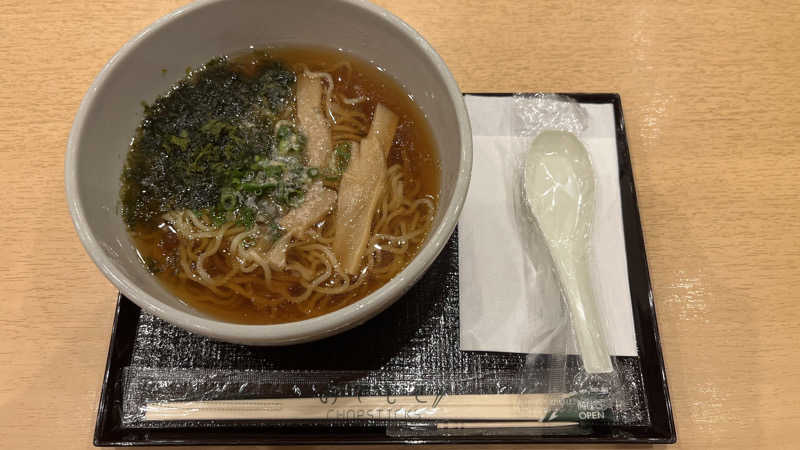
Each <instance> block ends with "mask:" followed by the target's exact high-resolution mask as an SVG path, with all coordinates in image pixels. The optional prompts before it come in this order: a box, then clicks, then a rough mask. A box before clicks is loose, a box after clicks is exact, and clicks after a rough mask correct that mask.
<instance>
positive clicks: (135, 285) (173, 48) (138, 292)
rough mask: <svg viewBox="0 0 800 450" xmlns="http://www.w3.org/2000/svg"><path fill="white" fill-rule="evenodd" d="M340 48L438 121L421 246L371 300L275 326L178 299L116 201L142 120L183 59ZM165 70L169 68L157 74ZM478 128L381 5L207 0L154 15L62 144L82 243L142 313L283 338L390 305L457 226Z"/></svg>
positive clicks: (334, 329)
mask: <svg viewBox="0 0 800 450" xmlns="http://www.w3.org/2000/svg"><path fill="white" fill-rule="evenodd" d="M251 45H252V46H254V47H255V48H259V47H265V46H281V45H315V46H325V47H328V48H334V49H336V48H341V49H343V50H344V51H347V52H351V53H353V54H355V55H357V56H358V57H360V58H362V59H366V60H369V61H373V62H374V63H375V64H376V65H378V66H380V67H382V68H385V69H386V71H387V72H388V73H389V74H391V75H392V76H394V77H395V78H396V79H397V80H398V81H399V82H400V83H401V84H402V85H403V86H404V88H405V89H406V90H407V91H408V93H409V94H411V95H413V98H414V99H415V101H416V103H417V104H418V105H419V107H420V108H421V109H422V111H423V113H424V114H425V117H426V118H427V120H428V121H429V124H430V126H431V129H432V130H433V134H434V138H435V140H436V144H437V147H438V152H439V157H440V160H441V167H442V174H441V176H442V178H441V190H440V203H439V211H438V213H437V215H436V218H435V222H434V226H433V229H432V231H431V233H430V235H429V237H428V241H427V243H426V244H425V246H424V247H423V248H422V249H421V250H420V252H419V254H418V255H417V256H416V258H414V260H413V261H412V262H411V263H410V264H409V265H408V267H407V268H406V269H405V270H403V271H402V272H401V273H400V274H398V275H397V276H396V277H394V278H393V279H392V280H390V281H389V282H388V283H387V284H386V285H384V286H383V287H381V288H380V289H378V290H377V291H375V292H374V293H373V294H371V295H369V296H367V297H365V298H364V299H362V300H360V301H358V302H356V303H354V304H352V305H350V306H347V307H345V308H342V309H340V310H338V311H335V312H332V313H329V314H325V315H323V316H320V317H316V318H313V319H308V320H303V321H300V322H293V323H287V324H280V325H240V324H233V323H228V322H223V321H220V320H216V319H214V318H213V317H209V316H207V315H205V314H203V313H201V312H199V311H197V310H195V309H194V308H192V307H191V306H189V305H187V304H185V303H183V302H181V301H180V300H179V299H177V298H176V297H175V296H174V295H172V294H170V293H169V292H168V291H167V290H165V289H164V287H162V286H161V285H160V284H159V283H158V281H157V280H156V279H155V278H154V277H153V276H151V275H150V274H149V273H148V272H147V271H146V270H145V269H144V267H143V266H142V264H141V263H140V262H139V259H138V258H137V256H136V251H135V248H134V247H133V244H132V243H131V240H130V238H129V236H128V234H127V232H126V229H125V225H124V224H123V222H122V220H121V218H120V216H119V214H118V213H117V206H118V201H119V188H120V173H121V171H122V166H123V162H124V159H125V155H126V152H127V151H128V146H129V143H130V140H131V137H132V136H133V132H134V130H135V129H136V127H137V125H138V123H139V121H140V120H141V110H142V108H141V102H142V101H143V100H145V101H148V102H151V101H152V100H153V99H155V98H156V97H157V96H158V95H160V94H162V93H164V92H165V91H166V90H167V89H168V88H169V86H170V85H171V84H172V83H174V82H175V81H176V80H177V79H179V78H181V76H182V75H183V73H184V71H185V69H186V67H187V66H192V67H196V66H198V65H200V64H203V63H204V62H206V61H208V60H209V59H211V58H212V57H215V56H219V55H224V54H230V53H231V52H236V51H241V50H245V49H247V48H249V47H250V46H251ZM162 69H167V72H166V73H167V75H166V76H165V75H163V74H162ZM471 168H472V137H471V134H470V126H469V120H468V118H467V112H466V109H465V107H464V102H463V99H462V97H461V92H460V90H459V88H458V86H457V84H456V82H455V80H454V79H453V76H452V74H451V73H450V71H449V70H448V69H447V67H446V66H445V64H444V62H443V61H442V59H441V58H440V57H439V55H438V54H436V52H435V51H434V50H433V48H431V46H430V45H429V44H428V43H427V42H426V41H425V40H424V39H423V38H422V36H420V35H419V34H418V33H417V32H416V31H414V30H413V29H412V28H411V27H410V26H408V25H407V24H406V23H404V22H403V21H402V20H400V19H398V18H397V17H395V16H393V15H392V14H390V13H389V12H387V11H385V10H384V9H382V8H380V7H377V6H375V5H372V4H370V3H367V2H362V1H355V0H329V1H317V0H293V1H291V2H289V1H249V0H211V1H200V2H196V3H193V4H191V5H189V6H186V7H184V8H182V9H179V10H177V11H175V12H173V13H172V14H169V15H167V16H166V17H163V18H161V19H159V20H158V21H157V22H155V23H154V24H152V25H151V26H149V27H148V28H146V29H145V30H144V31H142V32H141V33H140V34H139V35H138V36H136V37H135V38H133V39H132V40H131V41H129V42H128V43H126V44H125V45H124V46H123V47H122V49H121V50H120V51H119V52H117V54H116V55H114V57H113V58H111V60H110V61H109V62H108V64H106V66H105V67H104V68H103V70H102V71H101V72H100V74H99V75H98V76H97V79H96V80H95V81H94V83H93V84H92V86H91V87H90V88H89V91H88V93H87V94H86V96H85V97H84V99H83V102H82V103H81V106H80V109H79V110H78V114H77V116H76V117H75V122H74V124H73V126H72V132H71V133H70V136H69V142H68V144H67V155H66V164H65V178H66V191H67V201H68V202H69V210H70V213H71V214H72V220H73V222H74V224H75V228H76V230H77V232H78V235H79V236H80V239H81V241H82V242H83V245H84V247H85V248H86V251H87V252H88V253H89V255H90V256H91V257H92V259H93V260H94V262H95V264H97V267H99V268H100V270H101V271H102V272H103V274H105V276H106V277H107V278H108V279H109V280H110V281H111V282H112V283H114V285H115V286H116V287H117V288H119V290H120V291H121V292H122V293H123V294H125V295H126V296H127V297H128V298H130V299H131V300H133V301H134V302H136V304H138V305H139V306H140V307H142V308H143V309H144V310H145V311H147V312H149V313H152V314H154V315H156V316H158V317H160V318H162V319H164V320H166V321H168V322H170V323H173V324H175V325H177V326H179V327H182V328H185V329H187V330H189V331H192V332H195V333H199V334H203V335H206V336H209V337H212V338H215V339H220V340H224V341H229V342H236V343H243V344H255V345H283V344H292V343H300V342H307V341H311V340H315V339H320V338H323V337H326V336H330V335H333V334H335V333H339V332H341V331H344V330H347V329H349V328H352V327H354V326H356V325H359V324H361V323H363V322H365V321H366V320H367V319H369V318H370V317H372V316H374V315H376V314H378V313H379V312H381V311H383V310H384V309H386V308H387V307H388V306H389V305H391V304H392V303H393V302H394V301H396V300H397V299H398V298H399V297H400V296H402V294H403V293H405V292H406V291H407V290H408V289H409V288H410V287H411V286H412V285H413V284H414V283H415V282H417V280H419V278H420V277H421V276H422V274H423V273H424V272H425V270H427V268H428V267H429V266H430V264H431V263H432V262H433V261H434V259H435V258H436V256H437V255H438V254H439V252H440V251H441V250H442V248H443V246H444V245H445V243H446V242H447V240H448V238H449V237H450V234H451V233H452V232H453V229H454V228H455V225H456V222H457V220H458V216H459V213H460V212H461V207H462V205H463V203H464V198H465V196H466V193H467V187H468V185H469V179H470V170H471Z"/></svg>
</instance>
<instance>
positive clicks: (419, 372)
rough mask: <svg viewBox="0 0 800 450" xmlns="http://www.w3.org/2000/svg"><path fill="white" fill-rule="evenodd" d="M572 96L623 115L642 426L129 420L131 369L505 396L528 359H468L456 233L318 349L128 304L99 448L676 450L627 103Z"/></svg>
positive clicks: (110, 369)
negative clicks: (586, 446) (225, 332)
mask: <svg viewBox="0 0 800 450" xmlns="http://www.w3.org/2000/svg"><path fill="white" fill-rule="evenodd" d="M481 95H510V94H481ZM567 96H569V97H571V98H573V99H575V100H576V101H578V102H581V103H610V104H612V105H613V107H614V115H615V120H616V136H617V151H618V160H619V174H620V187H621V195H622V217H623V224H624V234H625V246H626V256H627V262H628V278H629V281H630V290H631V298H632V302H633V315H634V325H635V330H636V340H637V346H638V353H639V356H638V357H617V358H616V362H617V366H618V367H619V368H623V370H621V371H620V372H621V373H623V374H624V376H625V377H629V378H630V380H628V381H629V382H630V384H631V385H634V386H637V389H638V390H637V392H636V395H635V398H636V400H635V402H634V405H633V407H632V408H634V410H635V411H634V412H635V414H636V415H637V417H641V418H642V420H641V421H640V423H637V422H636V421H634V423H633V424H630V425H625V426H619V425H593V426H591V427H590V428H588V429H586V430H584V432H583V433H582V434H574V433H559V432H558V431H554V432H547V433H525V432H523V431H520V432H519V433H516V434H515V433H514V432H511V433H499V434H498V433H493V434H490V435H476V434H473V433H464V434H459V433H451V434H448V435H435V434H431V435H422V436H419V435H416V436H415V435H409V434H405V435H404V434H403V433H396V432H388V431H389V430H388V428H387V426H388V425H387V424H386V423H380V422H376V423H366V424H363V425H359V424H358V423H351V424H348V425H347V426H330V425H326V424H324V423H323V424H321V423H314V424H307V423H306V424H304V423H300V422H298V423H291V422H284V423H281V424H275V423H271V422H266V421H264V422H258V421H217V422H214V423H211V424H209V423H202V422H178V423H163V424H161V425H159V423H155V424H153V423H149V424H147V426H144V425H142V424H133V425H131V424H130V423H126V422H125V421H123V406H124V402H125V389H126V386H128V385H129V384H127V383H129V382H130V379H129V377H130V373H132V372H131V371H130V369H131V368H134V369H145V370H150V369H153V370H156V371H158V370H161V371H166V372H169V371H181V370H188V371H199V370H212V371H222V372H226V371H233V372H236V371H259V372H260V373H266V372H269V373H281V372H285V373H287V374H294V373H299V372H305V371H312V372H320V371H322V372H326V371H327V372H330V373H336V372H347V373H351V374H352V373H364V374H366V373H369V374H370V379H371V380H373V382H375V383H376V385H375V386H373V387H372V388H371V389H374V391H375V392H372V394H375V393H377V394H378V395H380V394H382V393H383V392H384V389H385V388H386V386H385V385H386V384H390V383H392V382H396V380H398V379H405V380H409V379H412V380H416V382H417V383H419V382H420V380H422V382H423V383H424V380H426V379H433V378H435V379H437V380H439V381H438V382H439V383H440V382H441V380H448V379H451V380H463V379H472V380H482V381H477V382H472V383H454V384H453V385H454V386H455V391H457V392H451V393H496V390H497V386H498V382H497V377H498V376H500V375H498V374H509V373H516V372H518V371H519V370H520V369H521V367H522V366H523V364H524V363H525V356H524V355H520V354H511V353H492V352H462V351H460V350H459V335H458V254H457V252H458V241H457V239H458V237H457V232H456V233H454V235H453V236H452V237H451V239H450V241H449V242H448V244H447V246H446V247H445V249H444V250H443V251H442V253H441V255H440V256H439V257H438V259H437V260H436V262H435V263H434V264H433V265H432V266H431V268H430V270H429V271H428V272H427V273H426V275H425V276H424V277H423V278H422V280H421V281H420V282H419V283H418V284H417V285H416V286H414V287H413V288H412V289H411V290H410V291H409V292H408V294H406V296H405V297H404V298H402V299H400V300H399V301H398V302H397V303H395V305H393V306H392V307H391V308H389V309H388V310H386V311H385V312H383V313H382V314H380V315H379V316H377V317H375V318H374V319H372V320H370V321H369V322H367V323H366V324H364V325H362V326H359V327H357V328H355V329H353V330H351V331H348V332H346V333H343V334H340V335H338V336H335V337H332V338H328V339H325V340H323V341H319V342H315V343H310V344H303V345H296V346H291V347H282V348H265V347H248V346H242V345H234V344H227V343H221V342H216V341H212V340H209V339H207V338H204V337H201V336H197V335H193V334H191V333H189V332H186V331H183V330H181V329H178V328H176V327H174V326H172V325H170V324H168V323H166V322H164V321H162V320H160V319H158V318H155V317H153V316H151V315H148V314H145V313H143V312H142V311H141V309H140V308H139V307H138V306H136V305H135V304H133V303H132V302H131V301H130V300H128V299H127V298H125V297H124V296H122V295H120V297H119V300H118V303H117V310H116V315H115V318H114V325H113V330H112V335H111V344H110V348H109V353H108V361H107V365H106V373H105V378H104V381H103V389H102V394H101V398H100V405H99V410H98V416H97V424H96V427H95V435H94V443H95V445H97V446H128V445H203V444H216V445H238V444H242V445H244V444H381V443H416V444H419V443H504V442H506V443H512V442H513V443H535V442H550V443H556V442H562V443H582V442H585V443H597V442H619V443H622V442H627V443H672V442H675V440H676V435H675V427H674V423H673V418H672V408H671V405H670V400H669V393H668V390H667V381H666V375H665V371H664V361H663V358H662V354H661V344H660V340H659V335H658V327H657V323H656V315H655V307H654V305H653V296H652V291H651V286H650V277H649V274H648V268H647V258H646V255H645V248H644V240H643V236H642V228H641V223H640V219H639V211H638V207H637V203H636V192H635V189H634V183H633V172H632V168H631V161H630V155H629V153H628V144H627V138H626V134H625V123H624V120H623V116H622V105H621V102H620V98H619V96H618V95H616V94H567ZM573 363H574V361H573ZM570 366H574V364H570ZM134 373H135V371H134ZM126 376H127V377H128V378H126ZM378 384H380V386H378Z"/></svg>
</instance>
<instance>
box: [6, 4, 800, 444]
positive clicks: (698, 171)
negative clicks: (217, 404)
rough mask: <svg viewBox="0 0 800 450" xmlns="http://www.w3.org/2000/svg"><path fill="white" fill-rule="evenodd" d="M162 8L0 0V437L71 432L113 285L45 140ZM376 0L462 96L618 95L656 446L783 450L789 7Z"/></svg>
mask: <svg viewBox="0 0 800 450" xmlns="http://www.w3.org/2000/svg"><path fill="white" fill-rule="evenodd" d="M183 3H184V1H180V0H179V1H174V0H170V1H156V0H113V1H112V0H95V1H84V0H62V1H57V2H46V3H45V2H41V1H39V2H35V1H22V0H0V57H2V62H0V152H2V157H0V173H2V174H3V176H5V177H6V180H7V181H8V183H6V184H5V185H3V187H2V189H0V206H2V205H5V206H7V207H8V211H5V212H3V213H2V216H3V217H2V219H0V230H2V238H3V242H5V244H7V245H6V246H5V247H4V250H2V251H3V253H4V255H5V256H3V257H2V258H1V259H0V283H1V284H0V295H1V296H2V299H1V300H0V447H2V448H9V449H12V448H14V449H16V448H58V449H73V448H89V447H91V441H92V432H93V428H94V421H95V415H96V408H97V402H98V397H99V392H100V384H101V380H102V374H103V368H104V365H105V357H106V350H107V348H108V340H109V331H110V328H111V320H112V315H113V310H114V299H115V295H116V292H115V289H114V288H113V287H112V286H111V284H110V283H109V282H107V281H106V280H105V278H103V276H102V275H101V274H100V272H99V271H98V270H97V269H96V268H95V266H94V265H93V264H92V262H91V261H90V260H89V258H88V257H87V255H86V253H85V252H84V250H83V248H82V247H81V244H80V243H79V241H78V239H77V237H76V234H75V232H74V230H73V227H72V223H71V222H70V219H69V215H68V212H67V208H66V201H65V198H64V187H63V163H64V151H65V147H66V141H67V136H68V133H69V130H70V126H71V125H72V119H73V117H74V115H75V112H76V111H77V108H78V104H79V102H80V100H81V98H82V97H83V95H84V93H85V92H86V90H87V88H88V87H89V85H90V83H91V82H92V80H93V78H94V77H95V75H97V73H98V72H99V71H100V69H101V68H102V66H103V65H104V64H105V63H106V61H107V60H108V59H109V58H110V57H111V56H112V55H113V54H114V52H116V51H117V50H118V49H119V48H120V46H121V45H122V44H123V43H124V42H125V41H127V40H128V39H130V38H131V37H133V36H134V35H135V34H136V33H137V32H138V31H139V30H141V29H142V28H143V27H145V26H146V25H148V24H149V23H151V22H153V21H154V20H155V19H157V18H158V17H160V16H162V15H164V14H165V13H167V12H169V11H171V10H173V9H175V8H177V7H179V6H181V5H182V4H183ZM380 3H382V4H383V5H384V6H385V7H387V8H389V9H390V10H391V11H392V12H394V13H395V14H397V15H398V16H400V17H401V18H403V19H404V20H406V21H407V22H408V23H409V24H411V25H412V26H413V27H414V28H416V29H417V30H419V31H420V32H421V33H422V34H423V35H424V36H425V37H426V38H427V39H428V40H429V41H430V42H431V44H433V46H434V47H435V48H436V49H437V50H438V51H439V52H440V54H441V55H442V57H443V58H444V59H445V61H446V62H447V64H448V65H449V66H450V69H451V70H452V71H453V73H454V74H455V77H456V79H457V80H458V82H459V84H460V86H461V88H462V89H463V90H464V91H470V92H508V91H550V92H618V93H620V94H621V96H622V102H623V106H624V111H625V118H626V120H627V125H628V136H629V139H630V149H631V154H632V160H633V167H634V173H635V178H636V185H637V188H638V193H639V206H640V209H641V217H642V222H643V225H644V233H645V239H646V241H647V252H648V256H649V261H650V270H651V275H652V279H653V288H654V293H655V301H656V307H657V312H658V318H659V326H660V329H661V336H662V345H663V350H664V355H665V359H666V365H667V373H668V379H669V383H670V390H671V395H672V401H673V406H674V412H675V419H676V423H677V429H678V441H679V444H678V445H679V446H680V447H681V448H698V449H706V448H742V449H744V448H747V449H749V448H757V447H760V448H796V444H795V445H793V444H792V442H793V439H792V438H793V436H796V435H797V429H795V427H796V426H797V425H798V424H800V412H798V409H797V408H796V405H797V404H798V403H799V402H800V387H798V384H795V383H794V382H795V381H796V379H795V378H794V377H796V376H798V372H800V360H799V359H798V356H797V352H796V348H797V343H798V341H800V325H798V324H799V323H800V307H798V301H800V295H799V294H798V290H797V289H798V287H797V286H795V285H794V284H795V283H796V282H798V281H800V280H799V279H798V266H799V265H800V246H799V245H798V242H799V241H800V238H799V237H798V231H800V230H798V223H799V222H800V201H799V200H798V198H799V197H798V191H799V190H800V178H798V172H799V171H800V144H798V140H800V131H798V130H800V113H798V105H800V89H799V88H800V85H799V83H798V81H800V74H799V73H800V4H798V3H797V2H796V1H795V2H785V3H782V2H769V3H767V2H750V1H741V2H732V1H730V2H714V4H709V5H705V4H704V3H705V2H649V1H644V2H642V1H637V2H630V3H627V2H623V3H618V4H617V3H616V2H605V1H597V2H564V1H552V2H545V1H537V2H533V1H530V2H527V1H520V0H508V1H492V2H487V1H485V0H476V1H450V2H438V1H431V0H414V1H403V2H390V1H388V0H383V1H381V2H380ZM362 448H364V447H362ZM437 448H446V447H437ZM508 448H512V447H508ZM562 448H563V447H562Z"/></svg>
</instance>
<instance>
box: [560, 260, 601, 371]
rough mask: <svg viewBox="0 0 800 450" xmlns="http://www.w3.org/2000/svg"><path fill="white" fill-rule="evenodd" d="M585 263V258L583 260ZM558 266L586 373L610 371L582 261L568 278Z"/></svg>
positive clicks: (599, 322)
mask: <svg viewBox="0 0 800 450" xmlns="http://www.w3.org/2000/svg"><path fill="white" fill-rule="evenodd" d="M584 259H585V258H584ZM562 266H563V264H559V271H560V272H561V274H560V278H561V280H562V282H563V283H564V286H563V289H564V293H565V294H566V297H567V303H568V304H569V309H570V316H571V317H572V321H573V324H572V325H573V329H574V330H575V336H576V338H577V340H578V350H579V351H580V354H581V358H582V359H583V367H584V369H585V370H586V372H587V373H608V372H611V371H613V370H614V369H613V367H612V366H611V356H610V355H609V352H608V345H606V339H605V336H604V333H603V324H602V323H601V321H600V315H599V314H598V311H597V305H596V302H595V298H594V291H593V290H592V284H591V278H590V277H589V270H588V268H587V264H586V261H581V262H576V264H575V266H574V267H572V268H571V269H572V270H570V271H569V272H571V273H569V274H567V273H564V272H566V270H565V269H567V268H566V267H562Z"/></svg>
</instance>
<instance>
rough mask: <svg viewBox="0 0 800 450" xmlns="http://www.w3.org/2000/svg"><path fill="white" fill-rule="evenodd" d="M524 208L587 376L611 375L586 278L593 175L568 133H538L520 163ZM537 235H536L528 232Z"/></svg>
mask: <svg viewBox="0 0 800 450" xmlns="http://www.w3.org/2000/svg"><path fill="white" fill-rule="evenodd" d="M522 181H523V187H524V189H523V197H524V198H523V200H524V201H523V203H524V204H525V205H526V206H527V208H529V210H530V212H531V214H533V216H534V217H535V218H536V222H537V223H538V225H539V230H540V231H541V233H542V235H543V237H544V240H545V242H546V243H547V245H548V247H549V250H550V255H551V256H552V260H553V264H554V265H555V268H556V272H557V274H558V278H559V281H560V282H561V288H562V292H563V294H564V296H565V297H566V299H567V304H568V305H569V310H570V316H571V318H572V326H573V329H574V330H575V335H576V338H577V341H578V350H579V352H580V354H581V358H582V359H583V365H584V368H585V370H586V372H588V373H607V372H611V371H613V367H612V365H611V358H610V356H609V352H608V346H607V345H606V340H605V334H604V333H603V325H602V321H601V320H600V317H599V316H598V312H597V305H596V304H595V299H594V292H593V289H592V284H591V278H590V275H589V262H590V257H589V250H590V237H591V231H592V220H593V218H594V203H595V200H594V172H593V170H592V164H591V162H590V161H589V155H588V153H587V151H586V148H584V146H583V144H581V142H580V141H579V140H578V138H576V137H575V135H573V134H572V133H568V132H565V131H552V130H547V131H543V132H541V133H540V134H539V135H538V136H537V137H536V139H535V140H534V142H533V144H532V145H531V148H530V149H529V151H528V153H527V155H526V158H525V163H524V175H523V180H522ZM529 231H530V232H536V231H535V230H529Z"/></svg>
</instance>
